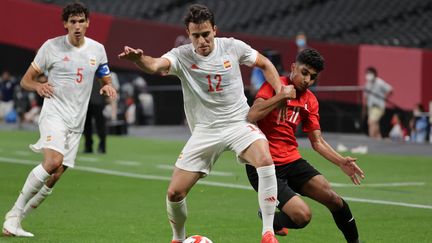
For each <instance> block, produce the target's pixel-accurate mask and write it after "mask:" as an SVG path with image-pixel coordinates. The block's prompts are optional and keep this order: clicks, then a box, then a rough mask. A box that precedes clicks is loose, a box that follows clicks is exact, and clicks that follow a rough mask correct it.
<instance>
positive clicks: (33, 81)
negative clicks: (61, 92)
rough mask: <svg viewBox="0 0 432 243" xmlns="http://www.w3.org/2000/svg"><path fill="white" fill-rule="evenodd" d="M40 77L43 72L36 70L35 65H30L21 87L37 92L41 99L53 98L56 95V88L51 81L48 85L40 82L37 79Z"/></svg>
mask: <svg viewBox="0 0 432 243" xmlns="http://www.w3.org/2000/svg"><path fill="white" fill-rule="evenodd" d="M39 75H41V72H39V71H38V70H37V69H36V68H34V67H33V65H30V66H29V68H28V69H27V71H26V73H25V74H24V76H23V77H22V79H21V82H20V85H21V87H23V88H24V89H25V90H28V91H36V92H37V93H38V95H40V96H41V97H45V98H50V97H52V96H53V94H54V86H53V85H52V84H51V83H49V81H48V82H46V83H40V82H38V81H37V78H38V77H39Z"/></svg>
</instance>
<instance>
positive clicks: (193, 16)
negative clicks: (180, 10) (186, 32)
mask: <svg viewBox="0 0 432 243" xmlns="http://www.w3.org/2000/svg"><path fill="white" fill-rule="evenodd" d="M206 21H210V24H211V25H212V27H213V26H214V25H215V21H214V14H213V12H212V11H211V10H210V9H209V8H208V7H207V6H205V5H202V4H192V5H190V6H189V9H188V12H187V13H186V16H185V17H184V24H185V25H186V28H189V23H194V24H202V23H204V22H206Z"/></svg>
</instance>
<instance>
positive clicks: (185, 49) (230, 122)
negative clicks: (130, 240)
mask: <svg viewBox="0 0 432 243" xmlns="http://www.w3.org/2000/svg"><path fill="white" fill-rule="evenodd" d="M185 25H186V32H187V34H188V35H189V38H190V40H191V42H192V43H191V44H187V45H183V46H180V47H178V48H174V49H172V50H171V51H169V52H167V53H166V54H164V55H163V56H162V57H160V58H153V57H150V56H146V55H144V54H143V51H142V50H141V49H133V48H131V47H127V46H126V47H124V52H122V53H121V54H120V55H119V57H120V58H122V59H126V60H129V61H132V62H134V63H135V64H136V65H137V66H138V67H139V68H141V69H142V70H143V71H144V72H146V73H164V74H166V73H168V74H171V75H176V76H178V77H179V79H180V80H181V84H182V89H183V94H184V95H183V97H184V109H185V113H186V117H187V121H188V124H189V127H190V129H191V131H192V136H191V138H190V139H189V141H188V142H187V143H186V145H185V147H184V148H183V150H182V152H181V153H180V155H179V157H178V159H177V162H176V164H175V168H174V171H173V174H172V179H171V183H170V185H169V187H168V192H167V200H166V203H167V212H168V218H169V221H170V224H171V228H172V231H173V237H172V242H173V243H174V242H175V243H177V242H182V241H183V240H184V239H185V237H186V233H185V221H186V217H187V209H186V195H187V193H188V192H189V190H190V189H191V188H192V186H193V185H194V184H195V183H196V182H197V181H198V180H199V179H200V178H201V177H203V176H205V175H207V174H208V173H209V172H210V170H211V168H212V166H213V164H214V163H215V161H216V160H217V158H218V157H219V155H220V154H221V153H222V152H223V151H226V150H231V151H234V152H235V153H236V154H237V156H238V157H239V159H240V160H241V161H248V163H250V164H252V165H253V166H255V167H256V168H257V171H258V174H259V189H258V201H259V205H260V208H261V210H262V211H265V213H263V214H264V215H265V216H264V217H263V230H262V234H263V237H262V241H261V242H266V243H267V242H278V241H277V239H276V238H275V237H274V232H273V226H272V220H273V217H274V212H275V206H276V196H277V188H276V177H275V169H274V165H273V161H272V158H271V156H270V153H269V148H268V142H267V140H266V138H265V136H264V135H263V134H262V133H261V131H260V130H259V129H258V128H257V127H256V126H255V125H254V124H251V123H248V122H247V121H246V115H247V113H248V110H249V106H248V105H247V103H246V97H245V96H244V93H243V81H242V78H241V73H240V65H241V64H244V65H248V66H254V65H255V66H258V67H260V68H261V69H262V70H263V72H264V75H265V77H266V80H268V82H269V83H271V85H272V86H273V88H274V89H275V91H276V92H277V93H279V92H283V93H284V95H285V96H286V97H287V98H288V97H292V98H294V97H295V91H294V89H293V87H292V86H291V87H288V86H284V87H282V85H281V83H280V81H279V75H278V73H277V71H276V68H275V67H274V66H273V64H272V63H271V62H270V61H269V60H268V59H267V58H265V57H264V56H262V55H261V54H259V53H258V52H257V51H256V50H254V49H252V48H251V47H250V46H249V45H247V44H245V43H244V42H242V41H240V40H236V39H234V38H215V35H216V26H215V23H214V17H213V13H212V12H211V11H210V10H209V9H208V8H207V7H206V6H203V5H199V4H194V5H191V6H190V7H189V11H188V13H187V14H186V17H185Z"/></svg>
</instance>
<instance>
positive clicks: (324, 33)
mask: <svg viewBox="0 0 432 243" xmlns="http://www.w3.org/2000/svg"><path fill="white" fill-rule="evenodd" d="M83 2H84V3H86V4H87V5H88V7H89V9H90V10H91V12H92V14H91V26H90V28H89V31H88V36H89V37H92V38H94V39H96V40H97V41H99V42H101V43H103V44H104V45H105V47H106V50H107V53H108V58H109V61H110V66H111V68H112V70H114V71H116V72H117V73H118V74H119V77H120V82H121V83H128V82H130V81H131V77H133V76H134V75H135V76H136V75H137V74H138V75H141V76H142V77H144V78H145V80H146V81H147V83H148V84H149V90H150V92H151V93H152V95H153V97H154V104H155V117H154V118H155V119H154V122H155V124H159V125H167V124H170V125H175V124H182V123H183V122H184V115H183V112H182V94H181V90H180V86H179V82H178V80H177V79H176V78H172V77H160V76H152V75H146V74H143V73H142V72H141V73H139V72H137V69H136V68H135V67H134V66H133V65H131V64H129V63H127V62H124V61H121V60H119V59H118V58H117V55H118V53H119V52H121V50H122V48H123V46H124V45H129V46H133V47H140V48H142V49H143V50H144V51H145V52H146V53H147V54H149V55H153V56H159V55H161V54H163V53H164V52H166V51H167V50H169V49H171V48H173V47H174V46H175V45H176V41H177V42H178V41H179V40H180V41H181V40H182V38H183V39H184V38H185V36H184V34H185V33H184V26H183V24H182V15H183V14H184V11H185V8H186V6H187V5H188V4H190V3H193V2H198V3H204V4H207V5H209V6H210V7H211V8H212V9H214V11H215V17H216V24H217V26H218V27H219V32H218V35H219V36H234V37H237V38H239V39H241V40H244V41H245V42H247V43H249V44H250V45H251V46H253V47H254V48H256V49H257V50H259V51H263V50H265V49H272V50H275V51H277V52H279V53H280V56H281V60H282V65H283V67H284V68H285V70H287V69H288V68H289V65H290V63H291V62H292V61H293V60H294V58H295V54H296V52H297V47H296V46H295V42H294V39H293V38H294V36H295V35H296V33H298V32H300V31H303V32H305V33H306V35H307V37H308V45H309V46H311V47H313V48H316V49H318V50H319V51H320V52H321V53H322V54H323V55H324V57H325V58H326V64H327V68H326V70H325V72H323V73H322V75H321V76H320V79H319V84H318V86H317V92H316V94H317V96H318V98H319V99H320V102H321V121H322V126H323V130H324V131H335V132H355V133H359V132H364V131H366V129H365V125H366V123H365V119H364V117H362V115H361V103H362V102H361V100H362V92H361V87H362V86H363V85H364V82H365V81H364V71H365V69H366V67H368V66H374V67H376V68H377V70H378V73H379V76H380V77H382V78H383V79H384V80H386V81H387V82H389V83H390V84H391V85H392V86H393V87H394V92H393V95H392V96H391V97H390V99H389V101H388V102H387V106H388V109H389V110H388V112H387V113H386V116H385V117H384V119H382V121H381V125H382V127H383V129H382V130H383V133H384V135H386V134H387V133H388V131H389V130H390V119H391V116H392V115H393V113H395V112H398V113H400V114H401V115H402V120H403V122H404V124H405V125H406V127H408V121H409V119H410V111H411V110H412V109H413V108H414V106H415V105H416V104H418V103H421V104H423V106H424V107H428V106H429V101H431V100H432V92H430V90H432V82H430V80H432V69H431V68H430V66H431V65H432V51H431V50H430V48H432V34H431V32H430V31H428V30H430V29H432V17H431V16H432V1H430V0H415V1H404V0H399V1H391V0H384V1H377V0H361V1H353V0H350V1H344V0H328V1H327V0H306V1H299V0H290V1H277V0H272V1H260V0H253V1H242V0H234V1H225V0H223V1H222V0H221V1H210V0H201V1H189V0H164V1H149V0H145V1H138V0H127V1H113V0H109V1H99V0H98V1H83ZM246 2H247V3H246ZM65 3H67V1H65V0H44V1H23V0H3V1H2V3H1V4H2V8H1V10H0V11H1V16H0V18H1V21H0V27H1V29H2V30H3V31H2V32H3V34H2V35H0V51H1V53H2V57H0V67H2V69H8V70H10V71H11V72H12V73H13V74H14V75H17V76H20V75H22V74H23V73H24V72H25V70H26V68H27V65H17V63H19V64H25V63H30V62H31V60H32V59H33V57H34V55H35V51H36V49H37V48H38V47H40V45H41V44H42V43H43V42H44V41H45V40H46V39H48V38H51V37H53V36H56V35H61V34H64V30H63V29H62V25H61V24H60V20H59V15H60V13H61V7H62V6H63V5H64V4H65ZM242 70H243V80H244V82H245V87H246V90H247V88H248V86H249V84H250V69H249V68H243V69H242ZM131 74H133V75H132V76H131ZM164 86H165V87H164ZM334 86H338V88H339V89H340V88H341V87H340V86H346V87H347V88H346V89H344V88H343V87H342V91H339V92H337V91H335V90H334V89H333V87H334ZM325 87H328V88H329V89H325ZM320 90H329V91H327V92H326V91H320ZM138 123H139V124H140V121H139V120H138Z"/></svg>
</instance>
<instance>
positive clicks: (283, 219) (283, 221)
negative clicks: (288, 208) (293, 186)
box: [273, 212, 304, 231]
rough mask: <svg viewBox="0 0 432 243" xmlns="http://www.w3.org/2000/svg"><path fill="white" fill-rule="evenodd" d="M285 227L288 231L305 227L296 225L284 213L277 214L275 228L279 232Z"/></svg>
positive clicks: (274, 222)
mask: <svg viewBox="0 0 432 243" xmlns="http://www.w3.org/2000/svg"><path fill="white" fill-rule="evenodd" d="M283 227H285V228H288V229H301V228H303V227H304V226H303V227H302V226H300V225H297V224H296V223H294V222H293V221H292V220H291V218H290V217H289V216H288V215H286V214H285V213H284V212H276V213H275V216H274V221H273V228H274V230H276V231H277V230H281V229H282V228H283Z"/></svg>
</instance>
